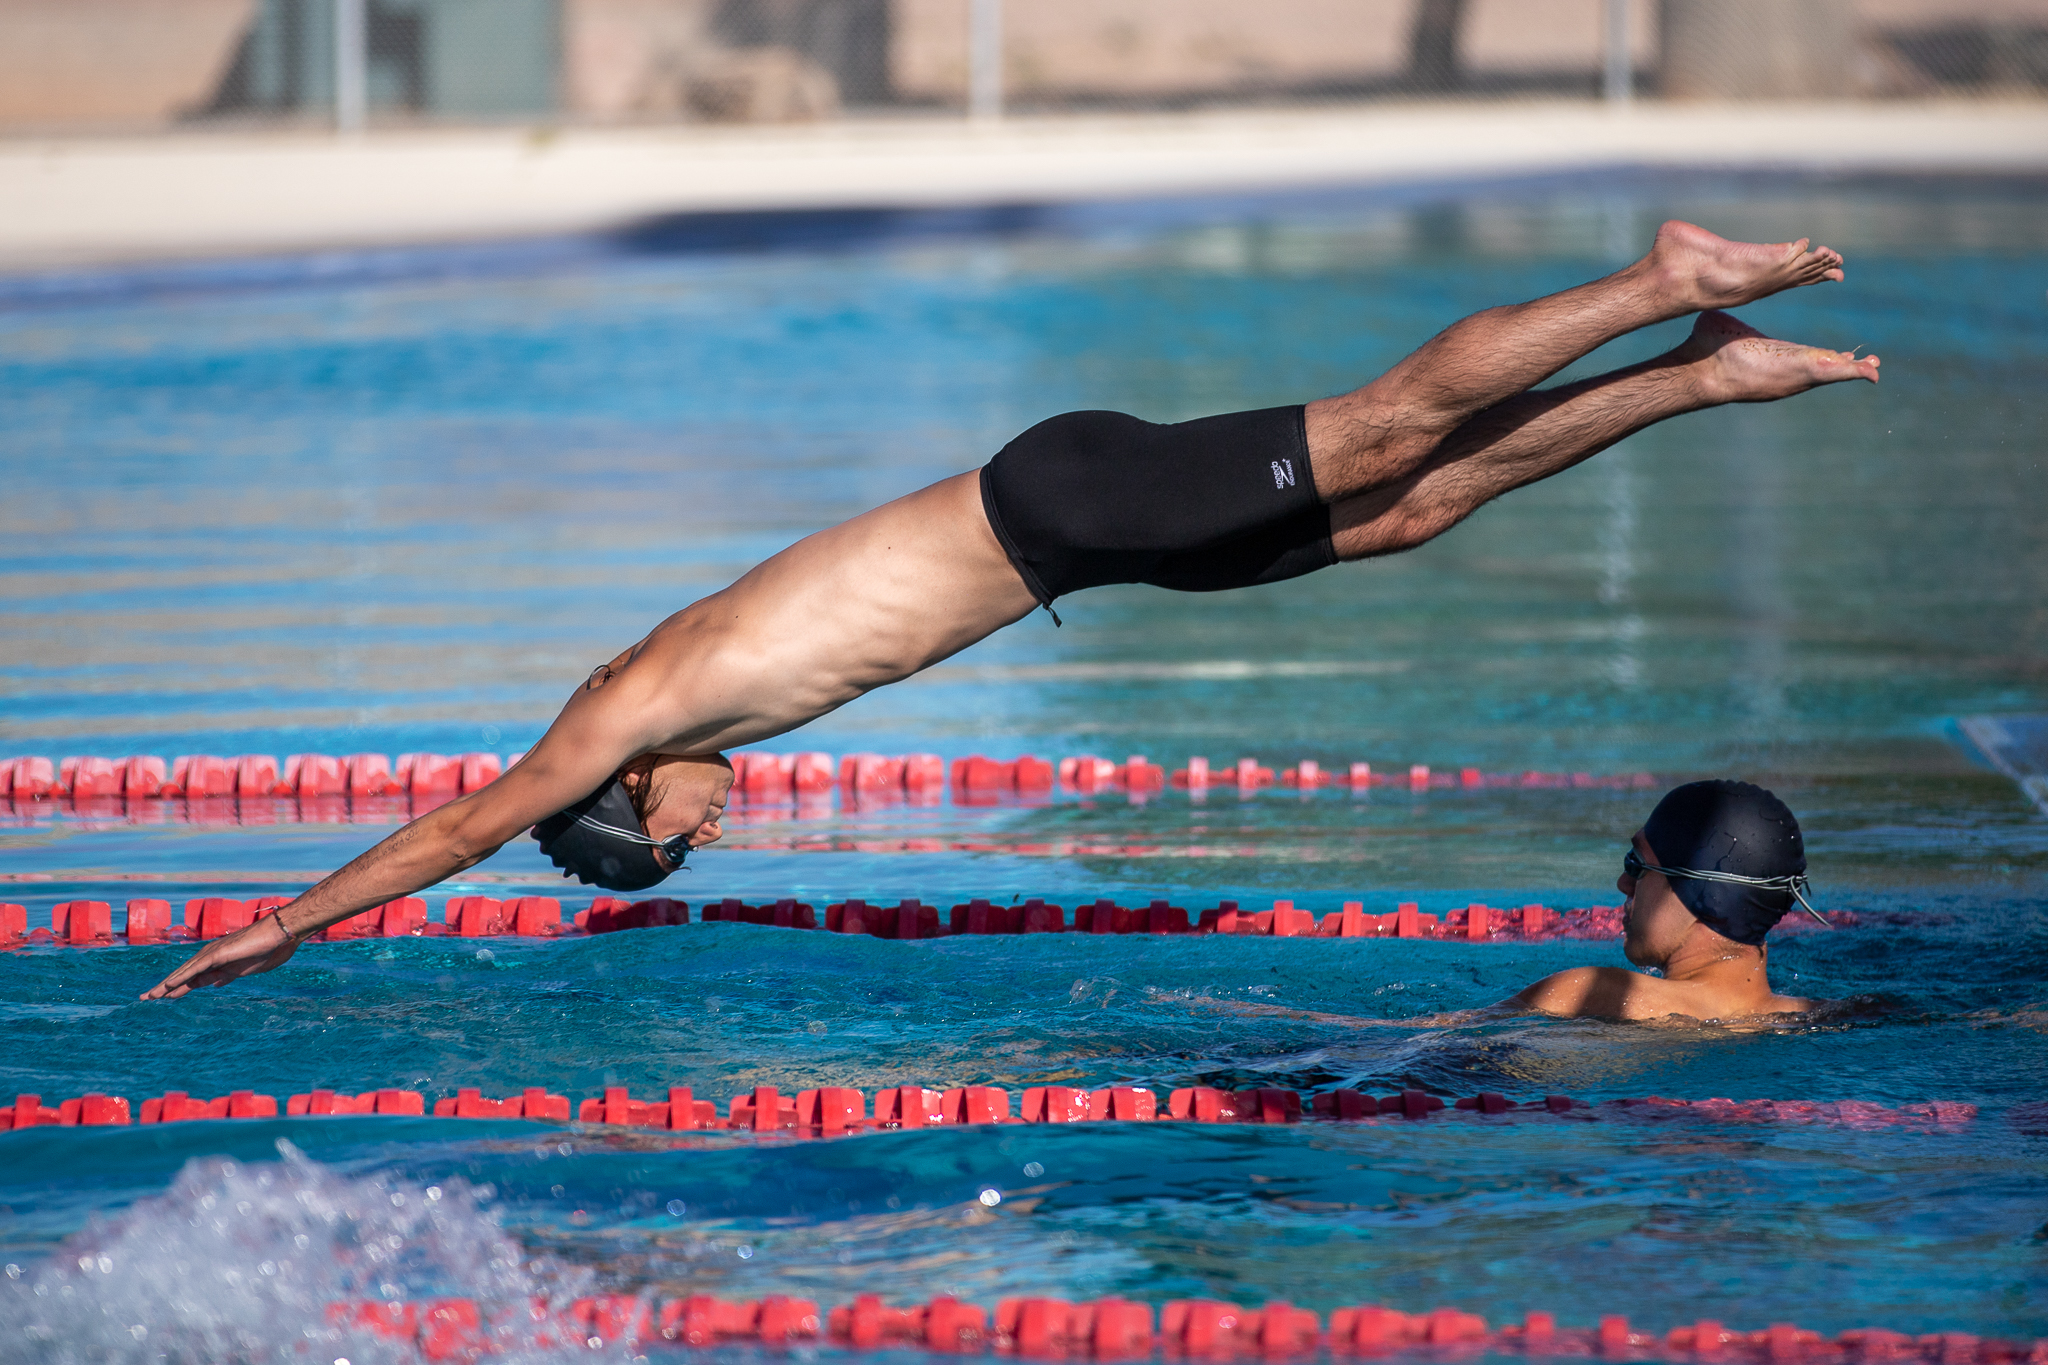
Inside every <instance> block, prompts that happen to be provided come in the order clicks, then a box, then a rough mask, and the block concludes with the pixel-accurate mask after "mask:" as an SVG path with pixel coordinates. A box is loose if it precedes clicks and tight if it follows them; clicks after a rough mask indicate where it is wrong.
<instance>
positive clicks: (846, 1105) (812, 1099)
mask: <svg viewBox="0 0 2048 1365" xmlns="http://www.w3.org/2000/svg"><path fill="white" fill-rule="evenodd" d="M867 1105H868V1101H867V1096H865V1095H863V1094H862V1093H861V1092H860V1091H858V1090H854V1089H850V1088H848V1087H845V1086H821V1087H820V1088H818V1089H816V1090H803V1091H799V1092H797V1097H796V1122H797V1126H798V1127H799V1128H816V1129H818V1130H819V1131H820V1132H824V1133H840V1132H845V1131H846V1130H847V1129H850V1128H858V1127H860V1126H861V1125H862V1124H863V1123H865V1122H866V1120H867V1112H868V1109H867ZM1004 1108H1005V1111H1006V1112H1007V1109H1008V1105H1007V1103H1006V1104H1005V1106H1004Z"/></svg>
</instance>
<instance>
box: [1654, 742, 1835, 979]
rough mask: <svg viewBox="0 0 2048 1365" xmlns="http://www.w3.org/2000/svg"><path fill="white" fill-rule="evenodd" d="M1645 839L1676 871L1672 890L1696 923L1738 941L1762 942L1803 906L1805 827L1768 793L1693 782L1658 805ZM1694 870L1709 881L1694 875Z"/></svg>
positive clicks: (1736, 785) (1740, 786)
mask: <svg viewBox="0 0 2048 1365" xmlns="http://www.w3.org/2000/svg"><path fill="white" fill-rule="evenodd" d="M1643 838H1644V839H1645V840H1647V841H1648V842H1649V845H1650V850H1651V852H1653V853H1655V854H1656V855H1657V861H1658V862H1660V863H1662V864H1663V865H1664V866H1665V867H1667V868H1670V869H1671V870H1672V875H1671V876H1670V878H1669V881H1670V883H1671V889H1672V891H1673V892H1675V893H1676V894H1677V896H1678V899H1679V900H1680V901H1681V902H1683V903H1684V905H1685V908H1686V909H1688V910H1690V911H1692V913H1693V917H1694V918H1695V919H1698V920H1699V921H1700V922H1701V923H1703V924H1705V925H1706V926H1707V927H1708V928H1710V929H1712V930H1714V931H1715V932H1716V933H1718V934H1721V935H1722V936H1723V937H1726V938H1732V939H1734V940H1735V941H1736V942H1737V943H1751V944H1755V943H1762V942H1763V941H1764V935H1765V934H1768V933H1769V932H1770V931H1771V926H1772V925H1774V924H1776V923H1777V922H1778V921H1779V920H1780V919H1782V918H1784V916H1785V913H1786V912H1787V911H1788V910H1790V909H1791V908H1792V907H1793V905H1794V904H1795V903H1803V902H1802V901H1801V900H1800V897H1799V895H1798V891H1797V890H1796V889H1795V887H1801V888H1803V886H1804V878H1805V874H1806V845H1805V843H1804V842H1803V841H1802V840H1801V839H1800V837H1799V821H1798V820H1797V819H1795V818H1794V817H1793V815H1792V812H1791V811H1790V810H1789V809H1787V808H1786V806H1785V803H1784V802H1783V801H1780V800H1779V799H1778V798H1777V797H1775V796H1773V795H1771V794H1770V793H1769V792H1767V791H1765V790H1764V789H1763V788H1762V787H1756V786H1751V785H1750V784H1749V783H1747V782H1729V781H1725V780H1717V781H1713V782H1688V783H1687V784H1686V785H1684V786H1683V787H1679V788H1677V789H1675V790H1673V791H1672V792H1670V793H1669V794H1668V795H1666V796H1665V798H1664V799H1663V800H1662V801H1659V802H1658V803H1657V809H1655V810H1653V811H1651V812H1650V818H1649V819H1647V820H1645V821H1643ZM1686 871H1691V872H1695V873H1702V874H1708V875H1706V876H1692V877H1687V876H1684V875H1682V873H1684V872H1686ZM1713 874H1720V876H1719V877H1717V876H1714V875H1713ZM1720 877H1727V878H1728V880H1721V879H1720ZM1738 878H1739V879H1741V880H1736V879H1738ZM1795 878H1796V879H1798V880H1797V881H1796V882H1795V880H1794V879H1795ZM1758 882H1776V883H1777V885H1774V886H1773V885H1758V884H1756V883H1758ZM1809 913H1811V912H1810V911H1809ZM1814 917H1815V918H1816V919H1818V918H1820V917H1819V916H1818V915H1815V916H1814ZM1822 923H1826V921H1825V920H1823V921H1822Z"/></svg>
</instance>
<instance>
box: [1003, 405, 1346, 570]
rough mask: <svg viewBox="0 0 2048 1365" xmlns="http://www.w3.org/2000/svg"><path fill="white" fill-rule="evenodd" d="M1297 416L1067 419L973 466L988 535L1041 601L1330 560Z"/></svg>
mask: <svg viewBox="0 0 2048 1365" xmlns="http://www.w3.org/2000/svg"><path fill="white" fill-rule="evenodd" d="M1302 421H1303V409H1302V408H1301V407H1300V406H1299V405H1297V406H1294V407H1287V408H1262V409H1260V410H1258V411H1256V412H1232V413H1226V414H1224V415H1223V416H1220V417H1202V418H1198V419H1197V420H1195V421H1192V422H1172V423H1158V422H1147V421H1143V420H1141V419H1139V418H1136V417H1131V416H1128V415H1127V414H1124V413H1121V412H1069V413H1065V414H1063V415H1061V416H1059V417H1053V418H1049V419H1047V420H1046V421H1043V422H1040V423H1039V424H1038V425H1037V426H1035V427H1033V428H1031V429H1030V430H1029V431H1027V432H1025V433H1024V434H1023V435H1022V436H1019V437H1018V438H1017V439H1016V440H1014V441H1012V442H1010V443H1009V444H1008V445H1006V446H1004V447H1003V448H1002V449H1001V450H1000V451H998V452H997V453H996V457H995V458H994V459H993V460H990V461H989V462H988V463H987V464H986V465H984V466H983V467H982V471H981V504H982V507H983V509H984V510H986V511H987V513H988V521H989V525H990V526H991V527H993V528H994V529H995V533H996V539H998V540H1000V541H1001V542H1002V545H1003V549H1004V550H1005V551H1006V552H1008V554H1009V556H1010V562H1011V563H1012V564H1014V565H1016V566H1017V572H1018V573H1019V574H1020V575H1022V576H1023V579H1024V583H1025V586H1027V587H1029V588H1030V589H1031V591H1032V594H1033V595H1034V596H1036V597H1037V598H1038V600H1039V602H1040V603H1041V604H1043V605H1050V604H1051V603H1052V601H1053V599H1054V598H1057V597H1062V596H1064V595H1066V594H1067V593H1070V592H1077V591H1079V590H1080V589H1082V588H1093V587H1099V586H1101V585H1102V584H1105V583H1151V584H1154V585H1155V586H1158V587H1162V588H1172V589H1175V590H1176V591H1179V592H1217V591H1220V590H1222V589H1224V588H1243V587H1249V586H1251V585H1252V584H1254V583H1277V582H1279V581H1280V580H1282V579H1285V578H1296V577H1299V576H1300V575H1302V574H1305V573H1313V572H1315V571H1316V570H1317V569H1324V568H1328V567H1329V566H1330V565H1332V564H1335V563H1336V562H1337V551H1336V547H1335V546H1334V545H1332V544H1331V543H1330V509H1329V508H1328V507H1326V506H1324V505H1323V504H1322V503H1321V502H1318V501H1317V500H1316V489H1315V479H1314V478H1313V477H1312V476H1311V474H1310V470H1309V462H1308V437H1307V435H1306V433H1305V431H1304V429H1303V426H1302Z"/></svg>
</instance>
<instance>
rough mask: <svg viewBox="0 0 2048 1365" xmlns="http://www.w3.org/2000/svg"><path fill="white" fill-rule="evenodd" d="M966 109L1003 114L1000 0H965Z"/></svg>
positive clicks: (982, 116) (980, 113)
mask: <svg viewBox="0 0 2048 1365" xmlns="http://www.w3.org/2000/svg"><path fill="white" fill-rule="evenodd" d="M967 6H968V8H967V112H968V113H969V114H971V115H972V116H973V117H975V118H978V119H998V118H1001V117H1002V116H1003V0H967Z"/></svg>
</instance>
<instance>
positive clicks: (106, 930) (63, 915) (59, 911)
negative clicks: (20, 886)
mask: <svg viewBox="0 0 2048 1365" xmlns="http://www.w3.org/2000/svg"><path fill="white" fill-rule="evenodd" d="M50 933H51V935H52V936H53V937H54V938H56V940H57V941H58V942H60V943H67V944H70V945H71V946H72V947H74V948H84V947H90V946H92V945H94V944H100V943H112V942H113V941H114V927H113V909H112V907H110V906H109V905H108V904H107V903H106V902H105V901H65V902H64V903H62V904H61V905H53V906H51V907H50Z"/></svg>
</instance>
